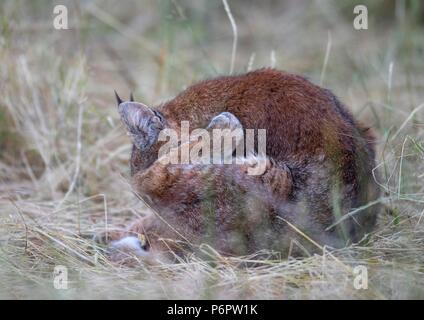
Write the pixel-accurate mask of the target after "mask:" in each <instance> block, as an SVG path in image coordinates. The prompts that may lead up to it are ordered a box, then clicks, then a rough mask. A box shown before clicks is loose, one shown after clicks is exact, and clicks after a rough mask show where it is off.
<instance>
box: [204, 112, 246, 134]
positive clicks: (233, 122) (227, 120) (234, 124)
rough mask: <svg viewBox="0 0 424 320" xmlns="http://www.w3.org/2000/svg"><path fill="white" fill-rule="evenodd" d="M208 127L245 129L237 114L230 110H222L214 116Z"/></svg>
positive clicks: (210, 128)
mask: <svg viewBox="0 0 424 320" xmlns="http://www.w3.org/2000/svg"><path fill="white" fill-rule="evenodd" d="M206 129H207V130H213V129H230V130H231V131H233V130H236V129H243V126H242V124H241V123H240V121H239V119H237V117H236V116H235V115H233V114H232V113H230V112H222V113H220V114H219V115H217V116H215V117H213V118H212V120H211V122H210V123H209V125H208V126H207V128H206Z"/></svg>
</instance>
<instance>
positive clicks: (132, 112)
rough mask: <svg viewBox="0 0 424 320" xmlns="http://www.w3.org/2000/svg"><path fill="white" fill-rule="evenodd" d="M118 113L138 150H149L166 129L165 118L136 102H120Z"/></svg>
mask: <svg viewBox="0 0 424 320" xmlns="http://www.w3.org/2000/svg"><path fill="white" fill-rule="evenodd" d="M118 103H119V100H118ZM118 111H119V114H120V115H121V120H122V122H123V123H124V125H125V127H126V129H127V132H128V134H129V135H130V136H131V138H132V141H133V143H134V145H135V146H136V148H137V149H139V150H141V151H145V150H148V149H149V148H150V147H151V146H152V145H153V144H154V143H155V142H156V141H157V139H158V136H159V133H160V131H161V130H162V129H163V128H164V125H165V124H164V120H163V117H162V116H161V115H160V114H159V113H158V112H156V111H153V110H152V109H150V108H149V107H148V106H146V105H144V104H142V103H139V102H134V101H126V102H120V103H119V105H118Z"/></svg>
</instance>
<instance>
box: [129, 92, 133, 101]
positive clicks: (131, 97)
mask: <svg viewBox="0 0 424 320" xmlns="http://www.w3.org/2000/svg"><path fill="white" fill-rule="evenodd" d="M130 101H134V96H133V93H132V92H131V93H130Z"/></svg>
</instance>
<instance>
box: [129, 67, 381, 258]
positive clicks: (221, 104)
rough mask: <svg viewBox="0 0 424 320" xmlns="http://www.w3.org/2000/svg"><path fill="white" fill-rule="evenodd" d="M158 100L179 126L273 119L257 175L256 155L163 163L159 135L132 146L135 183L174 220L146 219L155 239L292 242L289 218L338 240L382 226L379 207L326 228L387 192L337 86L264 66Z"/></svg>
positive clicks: (260, 244) (167, 118) (234, 244)
mask: <svg viewBox="0 0 424 320" xmlns="http://www.w3.org/2000/svg"><path fill="white" fill-rule="evenodd" d="M144 107H145V106H143V108H144ZM155 110H156V111H157V112H159V114H160V117H161V119H162V121H163V126H164V127H169V128H173V129H177V130H178V129H179V126H180V123H181V121H183V120H188V121H190V129H191V130H193V129H196V128H205V127H206V126H207V125H208V123H209V122H210V121H211V119H212V118H213V117H214V116H217V115H218V114H220V113H222V112H230V113H232V114H233V115H234V116H235V117H236V118H237V119H238V120H239V121H240V122H241V124H242V126H243V128H245V129H247V128H249V129H266V130H267V147H266V153H267V156H268V157H269V160H268V166H267V171H266V172H265V173H264V175H263V176H260V177H255V176H248V175H246V173H245V169H246V166H248V165H249V164H246V165H200V164H190V165H162V164H160V163H159V162H158V161H156V160H157V154H158V150H159V147H160V146H161V143H159V142H156V143H154V144H153V145H152V146H151V147H150V148H149V149H148V150H140V148H137V147H136V146H134V147H133V151H132V156H131V171H132V175H133V182H134V187H135V190H136V191H138V192H139V193H140V195H142V196H143V197H147V198H148V199H149V200H150V201H151V203H152V205H153V206H154V207H155V209H156V210H158V212H159V213H160V214H161V215H162V217H163V218H165V220H167V222H168V224H170V225H171V226H172V227H173V229H174V230H172V228H169V225H167V224H164V223H163V222H155V223H152V222H149V223H146V222H143V223H136V224H135V225H134V226H133V227H132V228H131V230H132V232H136V233H139V232H142V231H141V230H144V231H143V233H146V230H147V231H148V230H149V229H150V231H151V232H150V235H152V234H155V237H154V238H155V240H154V241H153V242H157V241H158V239H159V238H161V237H162V238H170V239H179V240H183V239H182V238H185V239H184V240H188V241H189V242H190V243H194V244H199V243H201V242H207V243H211V244H213V245H214V246H216V247H217V248H218V249H219V250H221V251H222V252H225V253H230V254H243V253H251V252H254V251H255V250H259V249H263V248H270V249H276V250H280V249H281V250H283V249H284V248H287V247H288V244H289V242H290V239H292V238H295V237H296V232H294V233H293V228H289V227H288V225H287V223H285V222H284V220H286V221H291V223H293V224H294V225H296V226H297V227H299V229H301V230H303V231H304V232H305V233H306V234H308V235H309V236H311V237H312V238H314V239H315V240H317V241H319V242H321V244H329V245H335V246H341V245H344V244H346V243H348V242H351V241H359V240H360V239H361V238H362V237H363V236H364V234H366V233H368V232H370V231H371V230H372V228H373V227H374V224H375V220H376V212H377V211H376V209H375V208H371V209H367V210H362V211H361V212H360V213H358V214H357V215H356V216H355V217H354V218H348V219H346V221H345V222H343V223H340V224H339V225H337V227H334V228H331V229H330V230H326V229H327V228H328V227H329V226H330V225H331V224H332V223H334V222H335V221H337V220H338V219H339V218H340V217H341V216H342V215H344V214H346V213H347V212H348V211H350V210H352V209H353V208H358V207H360V206H363V205H364V204H366V203H368V202H370V201H373V200H375V199H376V198H377V197H378V195H379V192H378V188H377V186H376V185H375V183H374V181H373V178H372V175H371V171H372V168H373V167H374V158H375V154H374V145H373V144H374V137H373V135H372V133H371V132H370V130H367V129H364V128H363V127H362V126H361V125H360V124H358V123H357V122H356V121H355V120H354V119H353V117H352V115H351V114H350V113H349V112H348V111H347V110H346V109H345V108H344V106H343V105H342V104H341V103H340V102H339V101H338V100H337V99H336V98H335V96H334V95H333V94H332V93H331V92H330V91H329V90H326V89H322V88H320V87H318V86H316V85H314V84H312V83H311V82H309V81H308V80H306V79H305V78H303V77H300V76H297V75H292V74H288V73H285V72H281V71H277V70H273V69H261V70H257V71H254V72H250V73H247V74H243V75H238V76H226V77H220V78H216V79H212V80H206V81H203V82H200V83H198V84H195V85H193V86H191V87H189V88H188V89H186V90H185V91H183V92H182V93H180V94H179V95H178V96H177V97H175V98H174V99H172V100H171V101H168V102H166V103H164V104H162V105H160V106H159V107H157V108H156V109H155ZM155 161H156V162H155ZM246 161H247V160H246ZM247 163H248V161H247ZM153 219H157V218H153ZM208 224H209V225H210V224H212V225H213V227H212V229H213V230H212V231H211V229H210V228H209V229H208ZM147 225H149V227H146V226H147ZM152 225H155V227H151V226H152ZM159 226H160V227H159ZM147 233H149V232H147ZM209 233H213V234H214V235H215V236H214V237H212V236H210V234H209ZM181 235H182V236H183V237H181ZM212 238H213V239H212ZM162 249H163V248H162Z"/></svg>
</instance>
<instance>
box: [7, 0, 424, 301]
mask: <svg viewBox="0 0 424 320" xmlns="http://www.w3.org/2000/svg"><path fill="white" fill-rule="evenodd" d="M95 3H97V5H96V4H95ZM271 3H272V4H271ZM65 4H67V5H68V8H69V15H70V17H69V19H70V24H71V30H68V31H55V30H54V29H52V27H51V25H52V22H51V16H52V11H53V3H48V2H40V3H38V2H31V4H29V2H27V1H5V2H2V4H1V5H0V8H1V12H0V14H1V34H0V59H1V60H0V61H1V64H0V88H1V92H2V94H1V97H0V125H1V128H0V147H1V148H2V150H1V154H0V283H1V286H0V298H79V299H81V298H142V299H145V298H193V299H196V298H249V299H250V298H259V299H275V298H277V299H280V298H284V299H302V298H305V299H323V298H342V299H346V298H355V299H364V298H371V299H385V298H388V299H402V298H424V217H423V216H424V197H423V195H424V188H423V186H424V183H423V182H424V165H423V160H424V143H423V137H424V130H423V128H424V122H423V117H424V112H423V109H424V108H423V107H422V106H423V102H424V77H423V76H424V72H423V71H424V60H423V59H422V55H423V52H424V40H423V38H422V34H423V31H424V30H422V29H423V28H422V26H419V25H418V24H417V23H416V21H415V20H414V19H413V18H412V16H413V14H414V11H411V10H412V9H411V10H409V9H408V10H409V11H408V10H407V15H408V16H407V18H404V19H402V16H398V18H397V20H396V19H387V15H389V16H390V10H392V9H391V8H390V6H388V8H386V9H385V11H384V12H383V11H382V9H381V7H378V6H377V9H380V11H376V10H377V9H373V8H375V7H374V6H370V12H369V16H370V29H369V30H367V31H355V30H354V29H353V28H352V15H351V14H349V13H351V12H352V10H351V9H350V8H352V1H346V2H345V4H344V6H343V8H340V5H338V6H336V5H335V1H334V2H333V1H315V2H309V1H304V2H300V1H287V2H286V3H283V4H277V3H274V2H270V3H264V4H262V6H259V5H257V4H256V5H255V4H253V3H250V2H247V3H244V4H243V5H241V4H240V3H238V4H234V3H233V2H231V1H230V2H229V5H230V6H231V12H232V13H233V15H234V20H235V22H236V23H237V31H238V38H237V40H238V42H237V55H236V56H235V62H234V70H235V71H236V72H242V71H244V70H246V69H247V68H249V67H250V68H258V67H261V66H269V65H271V64H275V66H276V67H277V68H281V69H285V70H289V71H293V72H296V73H302V74H305V75H307V76H309V77H310V78H311V79H312V80H313V81H314V82H316V83H319V82H320V81H321V82H322V83H323V85H324V86H326V87H329V88H332V89H333V91H334V92H335V93H336V94H337V95H339V96H340V97H341V99H342V100H343V101H345V102H346V104H347V105H349V106H350V107H351V109H352V110H353V112H354V113H355V114H356V115H357V117H358V118H359V119H362V120H363V121H364V122H366V123H367V124H369V125H371V126H373V127H374V128H375V129H376V130H377V132H378V135H379V142H378V170H379V171H380V173H381V178H380V180H379V183H380V185H381V188H382V190H383V191H384V196H383V197H384V199H382V201H384V202H385V203H386V204H387V205H388V206H389V207H390V208H391V209H392V211H391V213H387V212H386V213H383V214H382V215H381V216H380V219H379V224H378V228H377V229H376V231H375V233H374V234H373V235H372V237H371V239H370V241H369V243H367V244H366V245H362V246H350V247H347V248H344V249H340V250H333V249H331V248H323V250H322V251H323V252H322V254H315V255H312V256H310V257H308V258H304V259H297V260H296V259H293V258H288V257H281V259H274V260H261V261H256V257H255V256H251V257H238V258H225V257H222V256H219V255H218V254H216V253H214V251H213V249H212V248H208V247H206V246H205V247H203V250H204V251H205V252H206V253H207V257H208V258H206V259H200V258H198V257H195V256H191V257H188V258H187V259H186V261H182V262H181V263H176V264H166V265H159V266H145V265H143V264H142V263H140V265H139V266H137V267H135V268H128V267H123V266H117V265H112V264H111V263H109V262H108V261H107V260H106V259H105V257H104V256H103V255H102V251H101V250H100V248H96V247H95V246H94V243H93V242H92V241H91V238H92V236H93V235H94V234H95V233H96V232H99V231H102V230H104V229H105V228H112V227H114V228H119V227H122V226H123V225H125V223H126V222H127V221H129V220H132V219H134V218H135V217H136V216H137V215H140V214H143V213H145V212H147V210H148V209H147V208H146V207H144V206H143V204H142V203H140V202H139V201H138V199H137V198H136V197H135V196H134V195H133V194H132V193H131V189H130V187H129V184H128V178H129V173H128V156H129V150H130V145H129V141H128V139H127V137H126V136H125V133H124V130H123V128H122V127H121V125H120V123H119V119H118V117H117V113H116V110H115V105H114V100H113V99H114V98H113V89H117V90H118V91H119V92H129V91H130V90H131V89H135V93H136V97H137V98H138V99H139V100H142V101H145V102H146V103H148V104H155V103H158V102H159V101H162V100H164V99H167V98H169V97H171V96H173V95H174V94H176V93H177V92H178V91H180V90H181V89H182V88H183V87H184V86H186V85H188V84H190V83H192V82H194V81H196V80H199V79H202V78H205V77H211V76H214V75H216V74H222V73H228V71H229V70H230V65H231V68H232V66H233V64H232V62H231V61H232V47H234V44H233V43H234V41H233V40H234V39H233V34H232V26H231V24H230V22H229V21H228V17H227V14H226V11H225V9H224V6H223V5H222V3H221V2H212V1H208V2H206V1H205V2H202V1H199V2H198V1H196V2H194V3H193V4H192V6H190V4H189V3H188V1H179V0H173V1H169V2H168V1H163V2H160V4H159V5H156V4H155V3H154V2H153V1H152V2H145V3H141V4H139V3H138V2H135V1H133V2H131V1H128V2H126V3H125V5H121V4H117V3H115V2H114V1H102V2H101V4H100V2H99V1H95V2H94V4H85V2H84V3H82V2H81V3H79V2H76V1H69V2H65ZM384 7H387V6H384ZM408 8H409V7H408ZM373 10H374V11H373ZM415 10H418V9H415ZM345 11H346V12H348V14H342V12H345ZM233 27H234V26H233ZM329 35H330V36H331V38H329ZM328 39H331V45H330V44H329V43H328ZM252 261H256V262H257V263H256V264H255V266H252V264H250V263H249V262H252ZM56 265H64V266H66V267H67V268H68V270H69V280H70V281H71V283H70V285H69V289H68V290H55V289H53V281H52V277H53V274H52V272H53V269H54V267H55V266H56ZM357 265H365V266H367V267H368V270H369V288H368V290H356V289H354V287H353V274H352V268H354V267H355V266H357Z"/></svg>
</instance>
